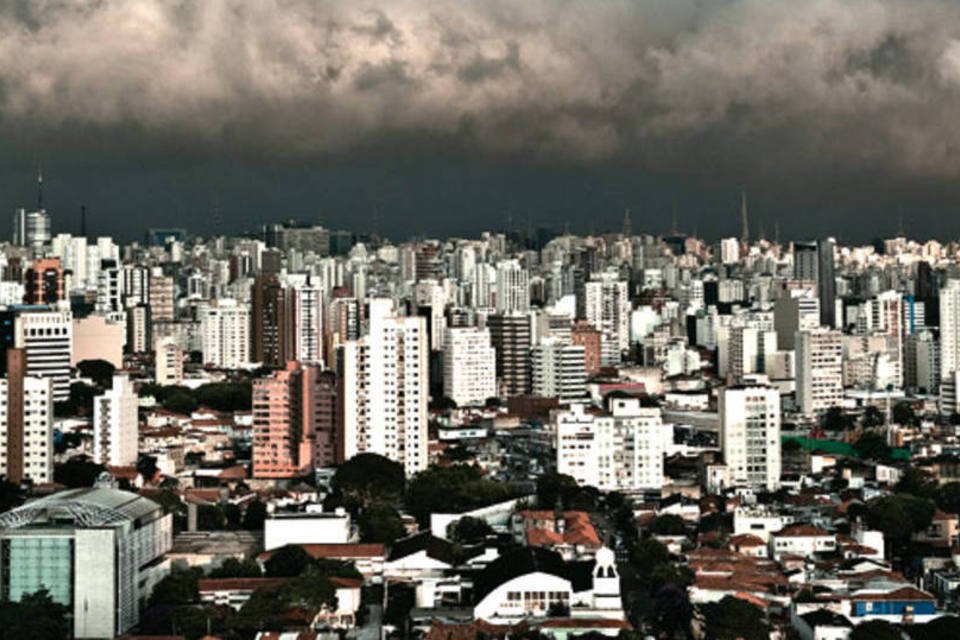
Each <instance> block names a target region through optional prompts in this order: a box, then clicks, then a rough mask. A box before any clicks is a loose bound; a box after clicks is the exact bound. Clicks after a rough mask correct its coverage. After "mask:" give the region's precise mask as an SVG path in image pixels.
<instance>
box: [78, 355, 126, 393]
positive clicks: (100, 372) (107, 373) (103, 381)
mask: <svg viewBox="0 0 960 640" xmlns="http://www.w3.org/2000/svg"><path fill="white" fill-rule="evenodd" d="M77 370H78V371H79V372H80V375H81V376H83V377H84V378H90V379H91V380H93V382H94V384H96V385H97V386H98V387H100V388H101V389H109V388H110V386H111V385H112V384H113V374H114V372H116V370H117V368H116V367H115V366H113V365H112V364H110V363H109V362H107V361H106V360H99V359H98V360H81V361H80V362H78V363H77Z"/></svg>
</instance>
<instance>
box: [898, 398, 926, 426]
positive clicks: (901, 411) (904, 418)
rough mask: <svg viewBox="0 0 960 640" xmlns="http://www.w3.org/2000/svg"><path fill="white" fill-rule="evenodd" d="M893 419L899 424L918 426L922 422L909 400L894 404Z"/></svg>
mask: <svg viewBox="0 0 960 640" xmlns="http://www.w3.org/2000/svg"><path fill="white" fill-rule="evenodd" d="M892 417H893V421H894V422H895V423H897V424H903V425H911V426H916V425H918V424H920V418H918V417H917V414H916V412H915V411H914V410H913V405H912V404H910V403H909V402H898V403H897V404H895V405H893V416H892Z"/></svg>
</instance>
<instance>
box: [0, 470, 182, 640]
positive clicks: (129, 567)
mask: <svg viewBox="0 0 960 640" xmlns="http://www.w3.org/2000/svg"><path fill="white" fill-rule="evenodd" d="M54 523H55V526H54ZM172 545H173V515H172V514H167V515H164V513H163V509H161V508H160V505H158V504H157V503H155V502H153V501H151V500H148V499H147V498H144V497H142V496H139V495H137V494H136V493H131V492H129V491H120V490H117V489H101V488H96V489H93V488H83V489H68V490H67V491H60V492H58V493H54V494H51V495H47V496H44V497H42V498H39V499H37V500H31V501H30V502H27V503H26V504H24V505H22V506H19V507H17V508H15V509H11V510H10V511H7V512H6V513H2V514H0V549H2V550H3V557H2V560H0V569H2V570H0V592H2V593H3V597H4V600H8V601H13V602H18V601H19V600H20V599H21V598H23V597H24V596H26V595H30V594H33V593H35V592H37V591H38V590H40V589H46V590H47V591H48V592H49V594H50V597H51V598H52V599H53V601H54V602H56V603H58V604H62V605H64V606H66V607H67V609H68V610H69V611H70V621H71V637H73V638H78V639H80V638H114V637H117V636H119V635H121V634H123V633H124V632H126V631H127V630H129V629H131V628H132V627H134V626H136V624H137V623H138V622H139V621H140V602H141V601H142V600H143V599H144V598H146V597H148V596H149V593H147V592H146V591H145V586H144V585H149V584H152V582H151V580H150V577H151V573H152V572H153V571H154V569H155V561H158V560H159V559H160V558H161V557H162V556H163V554H164V553H166V552H167V551H169V550H170V548H171V547H172Z"/></svg>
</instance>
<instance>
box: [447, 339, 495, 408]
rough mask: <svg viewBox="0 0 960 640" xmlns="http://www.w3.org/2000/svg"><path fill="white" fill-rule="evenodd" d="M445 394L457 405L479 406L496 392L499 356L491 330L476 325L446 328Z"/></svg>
mask: <svg viewBox="0 0 960 640" xmlns="http://www.w3.org/2000/svg"><path fill="white" fill-rule="evenodd" d="M443 395H445V396H446V397H448V398H450V399H451V400H453V401H454V402H456V403H457V406H460V407H465V406H479V405H482V404H483V403H484V402H486V400H487V398H492V397H496V395H497V356H496V351H495V350H494V348H493V347H492V346H490V331H489V330H487V329H478V328H476V327H452V328H448V329H447V330H446V337H445V339H444V346H443Z"/></svg>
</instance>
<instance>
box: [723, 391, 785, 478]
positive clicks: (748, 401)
mask: <svg viewBox="0 0 960 640" xmlns="http://www.w3.org/2000/svg"><path fill="white" fill-rule="evenodd" d="M719 412H720V447H721V449H722V450H723V456H724V459H725V460H726V462H727V466H728V467H729V469H730V477H731V481H732V482H734V483H736V484H747V485H749V486H751V487H755V488H763V489H766V490H767V491H776V490H777V488H778V487H779V486H780V472H781V461H780V394H779V392H778V391H777V390H776V389H773V388H770V387H759V386H751V387H727V388H724V389H723V390H722V391H721V392H720V398H719Z"/></svg>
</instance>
